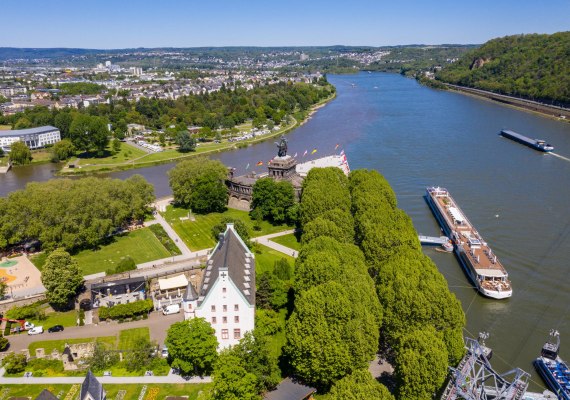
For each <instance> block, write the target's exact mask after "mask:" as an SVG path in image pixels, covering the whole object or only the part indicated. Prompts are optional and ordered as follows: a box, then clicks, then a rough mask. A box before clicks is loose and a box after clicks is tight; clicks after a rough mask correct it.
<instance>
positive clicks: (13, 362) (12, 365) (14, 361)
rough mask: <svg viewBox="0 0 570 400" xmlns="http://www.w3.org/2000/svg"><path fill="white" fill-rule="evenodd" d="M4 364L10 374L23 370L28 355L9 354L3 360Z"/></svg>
mask: <svg viewBox="0 0 570 400" xmlns="http://www.w3.org/2000/svg"><path fill="white" fill-rule="evenodd" d="M2 365H3V366H4V368H6V372H8V373H9V374H17V373H19V372H23V371H24V370H25V369H26V365H27V362H26V356H25V355H24V354H17V353H12V354H8V355H7V356H6V357H4V360H2Z"/></svg>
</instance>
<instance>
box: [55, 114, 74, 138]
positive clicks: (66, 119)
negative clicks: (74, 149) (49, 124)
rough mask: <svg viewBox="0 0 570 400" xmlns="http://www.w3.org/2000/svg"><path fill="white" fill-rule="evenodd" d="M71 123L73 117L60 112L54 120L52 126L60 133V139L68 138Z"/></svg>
mask: <svg viewBox="0 0 570 400" xmlns="http://www.w3.org/2000/svg"><path fill="white" fill-rule="evenodd" d="M72 122H73V115H72V114H71V113H70V112H66V111H60V112H59V113H58V114H57V115H56V116H55V118H54V125H55V126H56V127H57V128H58V129H59V131H60V132H61V137H62V138H69V128H70V127H71V123H72Z"/></svg>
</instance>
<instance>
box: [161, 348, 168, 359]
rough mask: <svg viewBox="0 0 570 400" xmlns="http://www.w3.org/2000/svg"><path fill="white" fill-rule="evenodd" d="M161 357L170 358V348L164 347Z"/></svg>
mask: <svg viewBox="0 0 570 400" xmlns="http://www.w3.org/2000/svg"><path fill="white" fill-rule="evenodd" d="M160 355H161V356H162V358H168V347H166V346H164V347H163V348H162V351H161V352H160Z"/></svg>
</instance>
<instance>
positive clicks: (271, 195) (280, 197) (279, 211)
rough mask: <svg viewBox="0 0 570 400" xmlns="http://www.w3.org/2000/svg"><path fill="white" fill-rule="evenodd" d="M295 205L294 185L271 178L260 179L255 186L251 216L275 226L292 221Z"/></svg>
mask: <svg viewBox="0 0 570 400" xmlns="http://www.w3.org/2000/svg"><path fill="white" fill-rule="evenodd" d="M294 204H295V192H294V190H293V185H291V182H288V181H280V182H276V181H275V180H273V179H271V178H262V179H258V180H257V181H256V182H255V184H254V185H253V195H252V201H251V208H252V211H251V214H252V215H253V216H260V217H261V218H263V219H268V220H269V221H271V222H272V223H274V224H282V223H284V222H294V221H291V213H290V209H291V207H293V205H294Z"/></svg>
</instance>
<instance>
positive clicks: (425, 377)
mask: <svg viewBox="0 0 570 400" xmlns="http://www.w3.org/2000/svg"><path fill="white" fill-rule="evenodd" d="M350 194H351V198H352V210H353V213H354V221H355V232H356V241H357V243H358V245H359V246H360V248H361V249H362V251H363V253H364V256H365V257H366V261H367V264H368V266H369V271H370V273H371V275H372V276H373V277H374V278H375V281H376V287H377V291H378V297H379V299H380V303H381V304H382V307H383V310H384V317H383V326H382V332H383V340H384V341H385V345H386V346H387V348H388V349H389V352H390V353H391V357H392V359H393V361H394V363H395V376H396V380H397V389H396V394H397V397H398V398H399V399H427V398H431V397H432V396H433V394H434V393H435V392H437V391H438V390H439V388H440V387H441V385H442V384H443V382H444V380H445V377H446V375H447V366H448V365H449V364H452V365H455V364H457V362H458V361H459V359H460V358H461V357H462V355H463V338H462V328H463V326H464V324H465V316H464V314H463V310H462V309H461V304H460V303H459V301H458V300H457V298H456V297H455V295H453V294H452V293H451V292H450V291H449V289H448V287H447V282H446V281H445V278H444V277H443V276H442V275H441V274H440V273H439V271H438V270H437V267H436V266H435V264H434V263H433V262H432V261H431V259H429V258H428V257H427V256H425V255H424V254H423V253H422V251H421V247H420V244H419V241H418V238H417V233H416V231H415V230H414V227H413V225H412V222H411V220H410V218H409V217H408V216H407V215H406V214H405V213H404V212H403V211H402V210H400V209H398V208H397V202H396V197H395V195H394V192H393V191H392V189H391V188H390V185H389V184H388V182H387V181H386V180H385V179H384V177H382V176H381V175H380V174H379V173H378V172H376V171H367V170H357V171H353V172H352V173H351V176H350Z"/></svg>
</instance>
